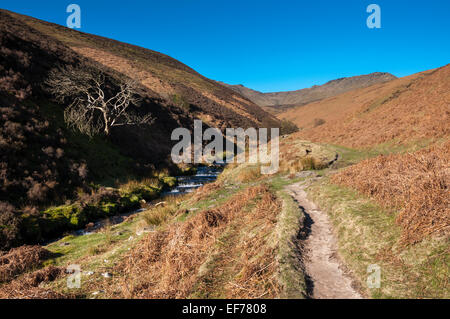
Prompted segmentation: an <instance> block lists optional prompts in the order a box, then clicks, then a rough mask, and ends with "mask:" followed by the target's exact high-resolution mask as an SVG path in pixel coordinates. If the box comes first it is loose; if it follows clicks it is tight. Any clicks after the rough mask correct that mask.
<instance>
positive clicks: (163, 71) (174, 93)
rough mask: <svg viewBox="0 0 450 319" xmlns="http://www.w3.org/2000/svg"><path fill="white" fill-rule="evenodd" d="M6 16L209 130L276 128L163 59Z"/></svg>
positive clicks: (239, 99) (251, 107) (249, 106)
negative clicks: (130, 81)
mask: <svg viewBox="0 0 450 319" xmlns="http://www.w3.org/2000/svg"><path fill="white" fill-rule="evenodd" d="M9 14H10V15H11V16H13V17H14V18H16V19H18V20H20V21H22V22H24V23H26V24H27V25H29V26H31V27H33V28H34V29H36V30H38V31H39V32H42V33H43V34H45V35H47V36H50V37H52V38H54V39H56V40H58V41H60V42H62V43H63V44H64V45H66V46H67V47H69V48H71V49H73V50H74V51H75V52H77V53H79V54H80V55H81V56H84V57H87V58H89V59H91V60H94V61H96V62H98V63H100V64H102V65H104V66H106V67H108V68H110V69H113V70H115V71H117V72H119V73H121V74H125V75H127V76H129V77H131V78H134V79H136V80H138V81H140V82H141V83H142V85H143V86H144V87H146V88H147V89H148V90H147V91H148V92H147V93H148V94H149V95H150V96H152V97H155V98H159V99H161V100H163V101H164V102H165V103H167V104H174V105H176V106H178V107H179V108H181V109H182V111H183V112H185V113H190V114H192V115H193V116H195V117H197V118H201V119H202V120H204V122H206V123H207V124H209V125H210V126H214V127H219V128H225V127H274V126H277V125H278V124H279V122H278V121H277V119H276V118H274V117H272V116H271V115H269V114H268V113H266V112H265V111H263V110H262V109H261V108H259V107H258V106H257V105H255V104H254V103H253V102H251V101H250V100H248V99H246V98H244V97H243V96H242V95H240V94H238V93H235V92H233V91H232V90H230V89H228V88H226V87H224V86H222V85H219V84H217V83H216V82H215V81H212V80H210V79H208V78H206V77H204V76H202V75H200V74H199V73H197V72H196V71H194V70H192V69H191V68H189V67H188V66H186V65H184V64H182V63H181V62H179V61H177V60H175V59H172V58H171V57H169V56H167V55H164V54H162V53H159V52H155V51H152V50H148V49H144V48H140V47H137V46H133V45H129V44H126V43H122V42H119V41H115V40H111V39H107V38H103V37H99V36H95V35H91V34H86V33H82V32H79V31H75V30H71V29H68V28H65V27H62V26H58V25H55V24H52V23H48V22H45V21H41V20H37V19H33V18H31V17H27V16H22V15H19V14H15V13H11V12H9Z"/></svg>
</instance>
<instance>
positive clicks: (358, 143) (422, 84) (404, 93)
mask: <svg viewBox="0 0 450 319" xmlns="http://www.w3.org/2000/svg"><path fill="white" fill-rule="evenodd" d="M449 101H450V65H446V66H444V67H441V68H438V69H434V70H430V71H425V72H421V73H417V74H414V75H411V76H408V77H404V78H399V79H396V80H393V81H390V82H387V83H381V84H375V85H372V86H370V87H368V88H363V89H358V90H354V91H351V92H347V93H344V94H341V95H338V96H335V97H332V98H328V99H324V100H322V101H319V102H313V103H310V104H307V105H304V106H302V107H298V108H294V109H291V110H288V111H286V112H284V113H281V114H280V115H279V117H280V118H286V119H289V120H291V121H293V122H294V123H295V124H297V126H299V127H300V128H301V132H300V133H298V134H299V135H301V136H302V138H307V139H311V140H313V141H320V142H325V143H333V144H339V145H345V146H349V147H369V146H375V145H378V144H382V143H387V142H393V143H396V144H402V143H405V142H413V141H418V140H427V139H433V140H437V139H439V138H443V137H448V136H449V133H450V128H449V125H448V123H449V115H450V102H449Z"/></svg>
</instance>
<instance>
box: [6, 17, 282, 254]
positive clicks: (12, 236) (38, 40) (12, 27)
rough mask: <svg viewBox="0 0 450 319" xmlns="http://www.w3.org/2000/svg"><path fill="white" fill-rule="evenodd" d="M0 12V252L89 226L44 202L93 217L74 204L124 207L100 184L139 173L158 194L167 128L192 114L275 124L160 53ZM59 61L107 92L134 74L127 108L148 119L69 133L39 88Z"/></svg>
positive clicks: (222, 123) (165, 169)
mask: <svg viewBox="0 0 450 319" xmlns="http://www.w3.org/2000/svg"><path fill="white" fill-rule="evenodd" d="M0 18H1V19H0V44H1V48H0V51H1V55H0V102H1V103H2V104H1V108H0V124H1V126H0V147H1V152H0V207H1V212H0V246H1V248H3V247H9V246H10V245H17V244H20V243H23V242H32V243H33V242H36V241H37V240H42V239H43V238H45V237H46V236H50V235H51V234H53V235H54V234H57V233H58V231H59V232H61V231H64V230H65V228H68V227H69V228H70V227H77V226H80V225H81V226H82V225H84V224H86V223H88V218H87V219H85V218H84V217H83V218H78V217H80V216H78V217H77V218H75V219H74V218H72V217H70V215H68V214H67V213H64V214H66V215H65V217H64V218H63V219H64V221H62V220H61V218H62V216H61V214H62V212H60V211H57V212H54V214H42V212H43V211H45V210H46V209H48V208H49V206H50V205H62V204H64V203H72V204H74V203H76V205H78V206H80V207H79V209H81V214H82V215H83V214H87V215H91V216H97V217H98V216H100V215H101V214H103V213H104V212H103V213H100V212H99V211H98V212H96V213H94V214H93V215H92V214H91V213H89V212H88V211H84V210H83V209H82V208H83V207H84V206H86V205H87V204H88V203H89V204H88V205H91V204H92V205H94V206H95V205H100V206H102V205H106V204H107V202H108V201H112V202H110V204H114V205H116V209H118V210H119V211H120V210H124V209H127V208H129V206H130V205H131V206H136V198H135V199H134V200H133V201H134V202H129V201H128V199H129V198H128V197H129V196H128V195H126V194H125V193H123V192H122V193H121V194H119V193H118V192H117V191H114V192H113V193H114V194H111V192H110V191H105V190H104V189H103V187H106V186H108V187H110V186H113V187H119V186H120V185H121V184H122V183H125V182H127V181H128V180H135V179H143V178H145V177H152V178H157V179H160V180H159V181H158V182H151V183H150V185H151V186H148V187H150V189H147V193H146V195H144V197H153V196H155V195H156V194H159V193H161V192H162V191H163V189H164V187H166V186H165V185H166V181H167V180H166V181H163V179H162V178H163V177H164V176H165V177H168V175H171V174H179V173H180V172H179V170H180V168H178V167H175V166H174V165H173V164H172V163H171V161H170V151H171V148H172V146H173V145H174V143H175V141H171V140H170V136H171V133H172V131H173V130H174V129H175V128H177V127H186V128H188V129H191V128H193V120H194V119H196V118H200V119H203V120H204V122H205V125H204V128H205V129H206V128H207V126H208V125H214V126H218V127H219V128H225V127H261V126H263V127H278V126H279V121H278V120H277V119H275V118H274V117H272V116H271V115H269V114H267V113H266V112H264V111H263V110H261V108H259V107H258V106H256V105H255V104H253V103H252V102H250V101H248V100H246V99H245V98H243V97H241V96H239V95H238V94H237V93H234V92H233V91H231V90H229V89H227V88H224V87H223V86H220V85H218V84H216V83H215V82H213V81H211V80H209V79H207V78H205V77H203V76H201V75H200V74H198V73H197V72H195V71H194V70H192V69H190V68H189V67H187V66H185V65H184V64H182V63H180V62H178V61H176V60H174V59H172V58H170V57H168V56H165V55H163V54H160V53H157V52H154V51H150V50H146V49H142V48H138V47H135V46H131V45H128V44H124V43H120V42H117V41H114V40H109V39H105V38H101V37H97V36H92V35H88V34H84V33H80V32H77V31H73V30H71V29H68V28H65V27H61V26H57V25H54V24H50V23H46V22H43V21H39V20H37V19H33V18H30V17H25V16H21V15H18V14H15V13H11V12H7V11H5V10H0ZM66 66H73V67H77V68H80V69H92V70H97V71H98V72H101V73H103V74H104V75H105V78H106V82H105V86H106V87H105V92H106V94H111V93H110V92H114V91H117V89H118V87H119V83H121V82H123V81H125V80H126V79H127V78H129V77H131V78H135V79H136V80H138V81H139V82H140V86H139V87H138V88H137V89H138V92H137V94H138V95H139V98H140V99H141V100H142V103H141V105H140V106H139V108H136V111H137V112H138V113H140V114H151V116H152V117H153V118H154V119H155V121H154V122H153V123H152V124H151V125H150V126H142V125H132V126H118V127H114V128H113V130H112V131H111V133H110V135H108V136H102V135H98V136H95V137H94V138H92V139H90V138H89V137H88V136H86V135H83V134H80V133H79V132H77V131H74V130H72V129H69V128H68V127H67V125H66V123H65V121H64V110H65V107H66V106H67V105H66V104H64V103H60V102H58V101H56V100H55V99H54V98H53V96H52V95H51V94H50V92H49V88H48V86H46V85H44V83H45V81H46V80H47V78H48V76H49V72H50V71H51V70H53V69H54V68H57V67H66ZM143 187H144V186H143ZM145 187H147V186H145ZM145 187H144V188H142V189H145ZM97 192H98V193H97ZM149 192H150V193H151V194H150V195H149V194H148V193H149ZM83 194H84V195H83ZM86 194H90V195H86ZM93 194H96V195H93ZM85 195H86V196H87V197H86V196H85ZM119 195H120V196H119ZM141 195H143V194H141ZM141 195H139V196H141ZM83 196H84V197H83ZM89 196H93V197H92V198H91V199H89ZM127 196H128V197H127ZM139 196H138V197H139ZM83 198H84V199H83ZM127 198H128V199H127ZM141 199H142V196H141ZM72 208H73V207H72ZM72 208H70V207H69V208H68V209H69V211H70V210H71V209H72ZM96 209H97V210H98V209H99V210H100V211H101V210H102V209H103V208H102V209H100V208H99V207H97V208H96ZM105 209H106V208H105ZM72 212H73V213H74V214H79V213H80V212H78V211H77V209H75V210H72ZM53 217H54V218H55V219H54V220H52V221H51V222H50V221H49V219H53ZM26 223H31V224H28V225H26ZM58 225H59V226H58ZM61 225H62V226H61ZM1 248H0V249H1Z"/></svg>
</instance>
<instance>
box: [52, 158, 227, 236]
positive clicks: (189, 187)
mask: <svg viewBox="0 0 450 319" xmlns="http://www.w3.org/2000/svg"><path fill="white" fill-rule="evenodd" d="M223 169H224V166H221V165H215V166H199V167H197V173H196V174H195V175H189V176H177V181H178V183H177V185H176V186H175V187H173V188H172V189H171V190H169V191H166V192H164V193H162V197H161V198H160V199H161V200H163V199H164V197H165V196H178V195H183V194H187V193H192V192H194V191H195V190H196V189H197V188H199V187H201V186H203V185H205V184H207V183H212V182H214V181H215V180H216V179H217V177H218V176H219V174H220V173H222V171H223ZM151 206H152V204H148V205H147V208H149V207H151ZM145 210H146V208H140V209H138V210H136V211H130V212H127V213H124V214H120V215H116V216H112V217H110V218H106V219H102V220H99V221H97V222H93V223H91V225H90V226H91V227H89V228H86V229H80V230H77V231H75V232H73V234H74V235H76V236H82V235H89V234H93V233H95V232H96V231H98V230H99V229H100V228H102V227H103V226H105V225H107V224H108V225H116V224H120V223H122V222H123V221H124V220H125V219H126V218H127V217H128V216H130V215H133V214H137V213H140V212H143V211H145ZM59 239H60V238H58V239H54V240H51V241H49V242H47V244H49V243H51V242H55V241H58V240H59Z"/></svg>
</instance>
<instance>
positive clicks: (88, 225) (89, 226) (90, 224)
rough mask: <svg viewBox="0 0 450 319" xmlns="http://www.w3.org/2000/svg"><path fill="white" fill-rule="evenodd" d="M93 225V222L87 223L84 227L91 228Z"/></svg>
mask: <svg viewBox="0 0 450 319" xmlns="http://www.w3.org/2000/svg"><path fill="white" fill-rule="evenodd" d="M94 226H95V224H94V223H89V224H87V225H86V229H90V228H93V227H94Z"/></svg>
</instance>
